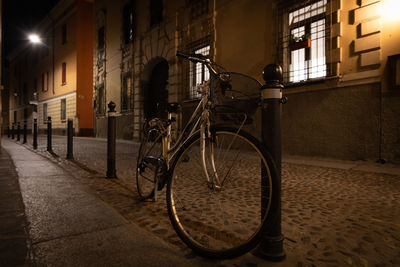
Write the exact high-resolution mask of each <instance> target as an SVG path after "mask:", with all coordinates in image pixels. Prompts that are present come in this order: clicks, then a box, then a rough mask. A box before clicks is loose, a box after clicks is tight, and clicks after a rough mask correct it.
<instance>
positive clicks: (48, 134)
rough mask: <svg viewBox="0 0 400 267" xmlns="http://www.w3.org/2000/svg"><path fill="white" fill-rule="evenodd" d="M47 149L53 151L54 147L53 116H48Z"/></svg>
mask: <svg viewBox="0 0 400 267" xmlns="http://www.w3.org/2000/svg"><path fill="white" fill-rule="evenodd" d="M47 151H49V152H52V151H53V148H52V145H51V117H50V116H48V117H47Z"/></svg>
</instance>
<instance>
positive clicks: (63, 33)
mask: <svg viewBox="0 0 400 267" xmlns="http://www.w3.org/2000/svg"><path fill="white" fill-rule="evenodd" d="M66 43H67V24H63V25H62V26H61V44H66Z"/></svg>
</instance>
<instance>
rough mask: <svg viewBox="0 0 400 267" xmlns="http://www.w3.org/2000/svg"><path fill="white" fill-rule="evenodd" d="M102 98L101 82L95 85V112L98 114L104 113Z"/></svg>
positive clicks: (104, 105) (103, 96) (103, 100)
mask: <svg viewBox="0 0 400 267" xmlns="http://www.w3.org/2000/svg"><path fill="white" fill-rule="evenodd" d="M104 98H105V95H104V84H102V85H100V86H99V87H97V99H96V112H97V114H98V115H102V114H105V113H106V104H105V99H104Z"/></svg>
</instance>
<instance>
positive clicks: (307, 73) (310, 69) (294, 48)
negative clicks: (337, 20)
mask: <svg viewBox="0 0 400 267" xmlns="http://www.w3.org/2000/svg"><path fill="white" fill-rule="evenodd" d="M291 3H293V1H292V2H291ZM327 4H328V0H319V1H303V4H297V5H296V6H293V5H291V6H286V7H285V6H283V5H282V4H281V5H280V7H279V8H278V9H279V12H278V28H279V33H278V34H279V43H278V47H279V49H278V57H279V60H280V64H281V65H282V67H283V77H284V82H285V83H297V82H302V81H308V80H312V79H317V78H324V77H328V76H333V75H335V73H334V68H333V66H332V65H330V64H328V63H327V60H326V58H327V53H328V51H329V50H330V49H331V48H332V47H331V45H330V44H331V40H330V38H329V33H330V23H331V19H330V17H329V16H327V15H326V6H327ZM286 5H287V4H286Z"/></svg>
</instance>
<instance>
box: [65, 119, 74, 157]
mask: <svg viewBox="0 0 400 267" xmlns="http://www.w3.org/2000/svg"><path fill="white" fill-rule="evenodd" d="M73 135H74V128H73V121H72V119H68V129H67V136H68V137H67V159H73V158H74V155H73V147H74V145H73V139H72V136H73Z"/></svg>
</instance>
